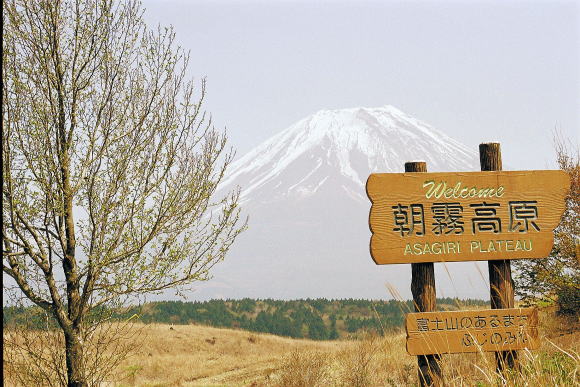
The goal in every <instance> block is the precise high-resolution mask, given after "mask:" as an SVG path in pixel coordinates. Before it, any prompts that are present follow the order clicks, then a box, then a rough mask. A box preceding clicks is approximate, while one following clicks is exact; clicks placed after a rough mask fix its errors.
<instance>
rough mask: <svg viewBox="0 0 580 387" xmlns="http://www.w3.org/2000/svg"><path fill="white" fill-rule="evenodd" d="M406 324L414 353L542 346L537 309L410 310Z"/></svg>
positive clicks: (427, 353) (411, 349)
mask: <svg viewBox="0 0 580 387" xmlns="http://www.w3.org/2000/svg"><path fill="white" fill-rule="evenodd" d="M405 327H406V330H407V352H408V353H409V355H413V356H417V355H432V354H444V353H465V352H480V351H510V350H518V349H524V348H528V349H536V348H538V347H539V346H540V339H539V337H538V312H537V309H535V308H513V309H487V310H473V311H454V312H424V313H409V314H407V316H406V320H405Z"/></svg>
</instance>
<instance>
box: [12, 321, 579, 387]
mask: <svg viewBox="0 0 580 387" xmlns="http://www.w3.org/2000/svg"><path fill="white" fill-rule="evenodd" d="M132 329H133V331H134V332H137V333H138V346H137V348H136V351H135V352H134V353H133V355H132V356H131V357H130V358H128V359H127V360H126V361H124V362H123V363H122V364H120V365H119V366H118V367H117V368H116V370H115V372H114V373H113V376H112V377H110V378H109V379H108V382H107V383H105V384H104V385H106V386H117V387H120V386H138V387H153V386H156V387H170V386H177V387H179V386H183V387H185V386H206V387H207V386H214V387H217V386H228V387H234V386H235V387H238V386H247V387H250V386H251V387H319V386H344V387H357V386H358V387H365V386H367V387H371V386H372V387H375V386H413V385H416V383H417V375H416V372H417V371H416V358H415V357H412V356H409V355H407V354H406V352H405V334H404V333H403V332H402V331H396V330H394V331H391V332H388V333H386V334H384V335H383V336H377V335H373V334H369V335H366V336H361V337H360V338H359V339H357V340H339V341H313V340H305V339H291V338H284V337H278V336H274V335H270V334H258V333H254V332H248V331H243V330H233V329H224V328H214V327H207V326H199V325H182V326H178V325H167V324H148V325H144V324H142V323H138V324H136V325H134V326H133V327H132ZM9 333H10V330H5V331H4V335H5V336H6V335H7V334H9ZM541 336H542V343H543V344H542V348H541V349H539V350H536V351H534V352H532V353H530V352H526V351H520V358H521V360H522V362H521V363H522V369H523V377H521V378H518V377H515V376H509V375H508V377H507V378H506V379H504V380H502V379H501V378H500V377H499V376H497V375H496V374H495V373H494V362H493V355H492V354H491V353H481V354H462V355H446V356H444V357H443V359H444V360H443V370H444V375H445V377H446V381H447V385H448V386H480V387H484V386H501V385H504V384H503V383H505V385H508V386H575V385H576V386H577V385H579V377H578V372H579V371H580V357H579V355H578V353H579V351H580V347H579V343H580V333H579V331H578V321H575V320H562V319H559V318H557V317H555V316H554V315H553V314H550V313H548V312H545V311H544V312H542V313H541ZM4 365H5V374H4V381H5V384H6V385H13V384H12V378H11V375H12V373H13V372H15V370H13V369H10V367H6V366H7V364H6V361H5V364H4Z"/></svg>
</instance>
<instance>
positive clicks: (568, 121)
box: [144, 0, 580, 169]
mask: <svg viewBox="0 0 580 387" xmlns="http://www.w3.org/2000/svg"><path fill="white" fill-rule="evenodd" d="M144 6H145V8H146V9H147V11H146V13H145V17H146V20H147V21H148V23H150V24H151V25H156V24H157V23H160V24H161V25H173V26H174V27H175V31H176V33H177V40H178V42H179V44H180V45H182V46H183V47H184V48H186V49H190V50H191V52H192V61H191V66H190V74H191V76H194V77H200V76H207V79H208V93H209V94H208V99H207V105H206V108H207V109H208V110H209V111H210V112H211V113H212V114H213V116H214V119H215V123H216V124H217V125H218V126H226V127H227V128H228V132H229V135H230V140H231V144H232V145H234V146H235V147H236V148H237V149H238V155H241V154H243V153H245V152H246V151H248V150H250V149H251V148H252V147H253V146H255V145H257V144H259V143H260V142H261V141H263V140H265V139H266V138H268V137H270V136H271V135H273V134H275V133H277V132H279V131H281V130H283V129H285V128H286V127H288V126H289V125H290V124H292V123H294V122H295V121H297V120H299V119H301V118H303V117H304V116H306V115H308V114H311V113H313V112H315V111H317V110H320V109H328V108H331V109H334V108H346V107H355V106H380V105H385V104H391V105H393V106H396V107H398V108H399V109H401V110H403V111H405V112H407V113H408V114H410V115H412V116H415V117H416V118H418V119H421V120H423V121H425V122H427V123H429V124H431V125H433V126H435V127H436V128H438V129H440V130H443V131H444V132H446V133H447V134H449V135H450V136H452V137H454V138H456V139H457V140H459V141H461V142H463V143H465V144H467V145H468V146H471V147H473V148H474V149H476V147H477V144H478V143H480V142H482V141H489V140H499V141H500V142H501V143H502V147H503V156H504V163H505V164H507V166H508V167H510V169H542V168H546V167H553V166H554V164H553V150H552V145H551V138H552V130H553V129H554V127H555V126H559V127H560V128H561V130H562V131H563V132H564V134H565V135H567V136H568V137H571V138H573V139H574V140H575V141H578V139H579V137H580V135H579V133H580V3H579V2H569V1H568V2H554V1H552V2H529V1H528V2H522V1H517V2H504V1H497V2H496V1H494V2H477V3H473V2H469V3H468V4H466V3H460V2H439V1H437V2H435V1H431V2H355V1H349V2H320V1H318V2H279V1H278V2H276V1H270V2H242V1H239V2H224V1H217V2H200V1H177V0H169V1H167V0H166V1H151V0H148V1H145V2H144ZM403 161H405V160H401V162H403ZM401 164H402V163H401Z"/></svg>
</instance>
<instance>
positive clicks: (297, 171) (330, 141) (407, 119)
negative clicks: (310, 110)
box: [223, 105, 477, 202]
mask: <svg viewBox="0 0 580 387" xmlns="http://www.w3.org/2000/svg"><path fill="white" fill-rule="evenodd" d="M417 159H422V160H425V161H427V165H428V167H429V170H433V171H442V170H469V169H471V170H473V168H476V167H477V162H476V154H475V153H474V151H471V150H469V149H468V148H467V147H465V146H464V145H462V144H461V143H459V142H457V141H455V140H453V139H452V138H450V137H448V136H447V135H445V134H444V133H442V132H440V131H438V130H436V129H435V128H433V127H431V126H429V125H428V124H426V123H424V122H421V121H419V120H417V119H415V118H413V117H411V116H409V115H407V114H405V113H403V112H402V111H400V110H399V109H397V108H395V107H393V106H390V105H387V106H383V107H378V108H353V109H342V110H322V111H319V112H317V113H315V114H312V115H310V116H308V117H306V118H304V119H302V120H300V121H298V122H297V123H295V124H294V125H292V126H290V127H289V128H288V129H286V130H284V131H282V132H280V133H279V134H277V135H275V136H273V137H272V138H270V139H269V140H267V141H265V142H264V143H262V144H261V145H259V146H258V147H256V148H255V149H254V150H252V151H251V152H249V153H247V154H246V155H245V156H243V157H242V158H240V159H239V160H237V162H235V163H233V164H232V165H231V166H230V169H229V172H228V176H227V178H226V179H225V181H224V182H223V187H225V188H227V187H228V186H230V185H231V184H236V185H239V186H241V187H242V188H243V200H244V201H246V200H254V201H255V200H264V201H271V200H281V199H285V198H303V197H307V196H311V195H315V194H316V193H317V192H318V191H319V190H320V189H321V187H322V186H324V185H325V184H330V183H331V182H332V179H333V178H336V177H337V176H340V177H341V178H342V180H344V181H342V189H343V190H344V193H345V194H347V195H349V196H351V197H352V198H353V199H355V200H362V201H364V202H366V201H367V198H366V195H365V193H364V192H365V191H364V189H361V187H364V184H365V182H366V179H367V177H368V175H369V173H371V172H394V171H400V170H401V169H402V167H403V163H404V162H405V161H411V160H417Z"/></svg>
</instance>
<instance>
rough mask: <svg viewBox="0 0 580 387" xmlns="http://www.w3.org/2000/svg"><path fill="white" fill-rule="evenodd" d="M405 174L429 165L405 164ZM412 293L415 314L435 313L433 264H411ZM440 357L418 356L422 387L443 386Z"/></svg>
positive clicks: (415, 162) (414, 162) (423, 170)
mask: <svg viewBox="0 0 580 387" xmlns="http://www.w3.org/2000/svg"><path fill="white" fill-rule="evenodd" d="M405 172H427V163H425V162H424V161H411V162H407V163H405ZM411 271H412V278H411V292H412V293H413V303H414V304H415V312H434V311H435V303H436V301H435V297H436V295H435V270H434V267H433V262H427V263H412V264H411ZM440 360H441V357H440V355H421V356H417V363H418V365H419V382H420V384H421V386H439V385H442V377H441V366H440V364H439V362H440Z"/></svg>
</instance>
